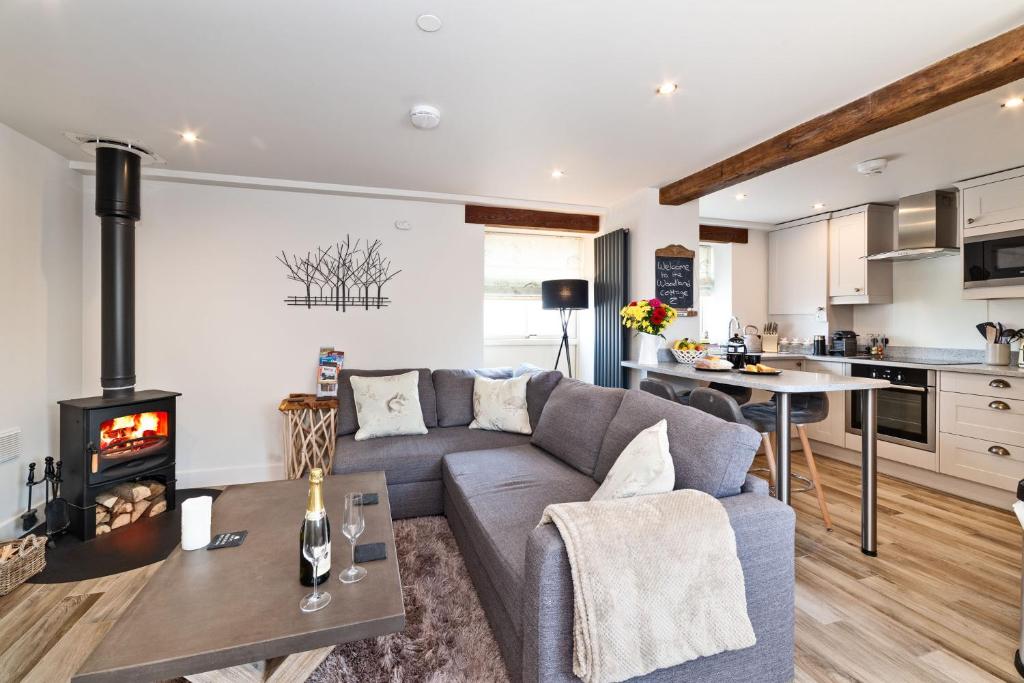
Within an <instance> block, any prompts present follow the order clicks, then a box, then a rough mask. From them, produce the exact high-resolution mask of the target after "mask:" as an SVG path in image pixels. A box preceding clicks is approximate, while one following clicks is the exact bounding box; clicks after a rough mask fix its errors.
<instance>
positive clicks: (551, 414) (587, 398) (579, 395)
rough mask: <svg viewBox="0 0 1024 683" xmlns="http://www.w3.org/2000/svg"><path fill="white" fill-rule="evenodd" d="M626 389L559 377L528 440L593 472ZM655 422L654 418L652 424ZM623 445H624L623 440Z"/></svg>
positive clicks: (586, 472)
mask: <svg viewBox="0 0 1024 683" xmlns="http://www.w3.org/2000/svg"><path fill="white" fill-rule="evenodd" d="M625 393H626V392H625V390H623V389H613V388H606V387H598V386H594V385H593V384H586V383H584V382H580V381H579V380H575V379H568V378H562V380H561V381H560V382H559V383H558V386H556V387H555V388H554V391H552V392H551V396H550V397H548V401H547V404H546V405H545V406H544V410H543V411H542V412H541V415H540V420H539V422H538V424H537V428H536V429H535V430H534V431H533V438H532V439H531V440H530V443H532V444H533V445H535V446H539V447H540V448H543V449H544V450H545V451H547V452H548V453H550V454H551V455H553V456H554V457H556V458H558V459H559V460H561V461H562V462H564V463H565V464H566V465H569V466H570V467H574V468H576V469H577V470H579V471H580V472H583V473H584V474H587V475H590V476H593V474H594V466H595V464H596V463H597V456H598V454H599V453H600V452H601V444H602V442H603V441H604V432H605V429H607V428H608V424H609V423H610V422H611V421H612V418H614V417H615V414H616V412H617V411H618V409H619V404H620V403H621V402H622V397H623V395H624V394H625ZM654 422H657V420H654V421H653V422H652V423H651V424H653V423H654ZM650 426H651V425H645V427H650ZM637 431H640V430H637ZM632 436H636V433H634V434H633V435H632ZM632 436H631V437H630V439H629V440H632ZM629 440H627V442H626V443H629ZM622 446H623V448H625V446H626V444H623V445H622ZM619 451H620V452H621V451H622V449H621V448H620V449H619ZM605 474H607V471H606V472H605Z"/></svg>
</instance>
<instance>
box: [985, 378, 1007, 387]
mask: <svg viewBox="0 0 1024 683" xmlns="http://www.w3.org/2000/svg"><path fill="white" fill-rule="evenodd" d="M988 385H989V386H990V387H992V388H993V389H1009V388H1010V383H1009V382H1007V381H1006V380H1005V379H994V380H992V381H991V382H989V383H988Z"/></svg>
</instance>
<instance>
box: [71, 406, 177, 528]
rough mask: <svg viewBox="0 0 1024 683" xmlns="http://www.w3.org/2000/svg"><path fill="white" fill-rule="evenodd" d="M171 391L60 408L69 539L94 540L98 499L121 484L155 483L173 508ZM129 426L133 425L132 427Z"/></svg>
mask: <svg viewBox="0 0 1024 683" xmlns="http://www.w3.org/2000/svg"><path fill="white" fill-rule="evenodd" d="M178 396H180V394H176V393H174V392H170V391H136V392H134V393H133V394H131V395H130V396H126V397H115V398H110V397H105V396H96V397H93V398H79V399H73V400H70V401H61V402H60V458H61V463H63V469H62V471H61V474H62V476H63V479H64V483H63V491H64V497H65V498H66V499H67V501H68V504H69V505H68V507H69V509H70V517H71V527H70V530H71V533H73V534H74V535H75V536H78V537H79V538H81V539H83V540H88V539H90V538H93V537H94V536H95V535H96V511H95V508H96V495H97V494H99V493H101V492H103V491H105V490H108V489H110V488H111V487H112V486H114V485H116V484H119V483H122V482H132V481H140V480H149V479H153V480H157V481H159V482H161V483H162V484H164V486H166V487H167V488H166V491H165V493H164V495H165V497H166V499H167V507H168V508H173V507H174V505H175V495H174V493H175V486H174V484H175V481H174V454H175V453H174V447H175V436H176V435H175V399H176V398H177V397H178ZM128 425H131V426H130V427H129V426H128Z"/></svg>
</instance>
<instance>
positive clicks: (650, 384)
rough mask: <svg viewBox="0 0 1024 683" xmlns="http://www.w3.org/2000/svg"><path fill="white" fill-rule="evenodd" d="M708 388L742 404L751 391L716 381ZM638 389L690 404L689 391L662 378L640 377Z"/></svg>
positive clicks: (747, 398) (748, 397)
mask: <svg viewBox="0 0 1024 683" xmlns="http://www.w3.org/2000/svg"><path fill="white" fill-rule="evenodd" d="M708 388H709V389H715V390H717V391H720V392H722V393H723V394H726V395H728V396H731V397H732V398H733V400H735V401H736V403H737V404H743V403H746V402H747V401H749V400H750V397H751V395H752V393H753V392H752V391H751V390H750V387H737V386H733V385H731V384H719V383H718V382H712V383H711V384H710V385H709V386H708ZM640 391H646V392H647V393H649V394H654V395H655V396H660V397H661V398H664V399H667V400H669V401H674V402H675V403H681V404H682V405H684V406H687V405H690V392H689V391H676V388H675V387H673V386H672V385H671V384H669V383H668V382H666V381H664V380H660V379H650V378H648V379H642V380H640Z"/></svg>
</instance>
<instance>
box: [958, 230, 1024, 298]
mask: <svg viewBox="0 0 1024 683" xmlns="http://www.w3.org/2000/svg"><path fill="white" fill-rule="evenodd" d="M962 251H963V258H964V289H970V288H972V287H998V286H1001V285H1024V230H1011V231H1009V232H996V233H990V234H985V235H972V236H964V245H963V249H962Z"/></svg>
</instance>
